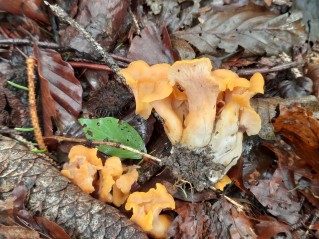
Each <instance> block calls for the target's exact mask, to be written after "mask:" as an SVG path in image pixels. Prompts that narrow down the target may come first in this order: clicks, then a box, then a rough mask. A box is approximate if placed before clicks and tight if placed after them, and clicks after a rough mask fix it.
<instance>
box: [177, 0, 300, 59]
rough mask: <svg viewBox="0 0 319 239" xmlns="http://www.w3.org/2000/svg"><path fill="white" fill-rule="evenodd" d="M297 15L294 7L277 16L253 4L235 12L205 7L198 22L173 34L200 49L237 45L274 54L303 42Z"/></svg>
mask: <svg viewBox="0 0 319 239" xmlns="http://www.w3.org/2000/svg"><path fill="white" fill-rule="evenodd" d="M301 18H302V14H301V12H298V11H295V12H292V13H286V14H282V15H279V16H277V15H275V14H274V13H272V12H269V11H264V9H263V8H259V7H257V6H247V7H244V8H241V9H238V10H237V11H236V12H221V13H216V12H214V11H209V12H207V13H205V14H204V15H203V16H201V17H200V19H201V21H200V23H199V24H198V25H196V26H194V27H193V28H190V29H187V30H185V31H179V32H175V33H174V35H175V36H176V37H179V38H183V39H185V40H187V41H189V42H190V43H191V44H192V45H194V46H195V47H196V48H197V49H198V50H199V51H200V52H201V53H209V54H216V53H217V48H221V49H224V50H225V51H226V52H229V53H230V52H235V51H236V50H237V49H238V47H240V46H241V47H243V48H244V50H245V55H263V54H265V53H267V54H268V55H276V54H278V53H279V52H281V51H285V52H287V51H289V50H290V48H291V47H292V46H293V45H300V44H301V43H304V41H305V40H306V33H305V31H304V28H303V26H302V25H301V22H300V20H301Z"/></svg>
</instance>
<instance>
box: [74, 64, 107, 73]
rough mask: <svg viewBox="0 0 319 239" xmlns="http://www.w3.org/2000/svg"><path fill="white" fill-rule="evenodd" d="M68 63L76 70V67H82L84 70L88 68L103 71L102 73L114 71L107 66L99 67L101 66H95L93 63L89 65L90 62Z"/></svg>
mask: <svg viewBox="0 0 319 239" xmlns="http://www.w3.org/2000/svg"><path fill="white" fill-rule="evenodd" d="M68 63H69V64H70V65H71V66H72V67H74V68H76V67H82V68H88V69H93V70H102V71H107V72H110V73H112V72H113V70H112V69H111V68H110V67H108V66H105V65H99V64H93V63H88V62H76V61H68Z"/></svg>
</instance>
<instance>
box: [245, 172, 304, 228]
mask: <svg viewBox="0 0 319 239" xmlns="http://www.w3.org/2000/svg"><path fill="white" fill-rule="evenodd" d="M282 170H283V169H280V168H278V169H276V171H275V172H274V174H273V176H272V178H271V179H264V180H259V181H258V185H256V186H251V187H250V191H251V192H252V193H253V194H254V195H255V197H256V198H257V199H258V201H259V202H260V203H261V204H262V205H263V206H264V207H266V208H267V211H268V212H269V213H271V214H272V215H274V216H276V217H277V218H278V219H280V220H283V221H286V222H287V223H289V224H291V225H292V224H295V223H297V222H298V221H299V219H300V218H301V215H300V214H299V211H300V209H301V202H300V199H299V198H298V197H296V196H295V195H293V193H292V192H290V190H291V189H292V188H287V187H286V185H285V183H284V182H283V181H284V179H283V172H282Z"/></svg>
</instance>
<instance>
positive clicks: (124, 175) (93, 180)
mask: <svg viewBox="0 0 319 239" xmlns="http://www.w3.org/2000/svg"><path fill="white" fill-rule="evenodd" d="M96 153H97V148H87V147H85V146H82V145H76V146H73V147H72V148H71V150H70V152H69V155H68V156H69V159H70V161H69V163H66V164H64V166H63V169H62V171H61V173H62V174H63V175H64V176H66V177H67V178H69V179H70V180H71V181H72V182H73V183H75V184H76V185H78V186H79V187H80V188H81V189H82V191H84V192H86V193H93V192H94V191H95V188H98V191H97V194H98V197H99V199H100V200H101V201H103V202H107V203H113V204H114V205H115V206H117V207H119V206H121V205H122V204H123V203H124V202H125V201H126V199H127V198H128V196H129V194H130V190H131V187H132V185H133V183H134V182H136V181H137V178H138V172H137V170H136V169H137V166H135V165H133V166H125V165H122V162H121V160H120V158H118V157H110V158H108V159H107V160H106V161H105V163H104V166H103V164H102V160H101V159H100V158H98V157H97V155H96ZM98 175H99V177H98Z"/></svg>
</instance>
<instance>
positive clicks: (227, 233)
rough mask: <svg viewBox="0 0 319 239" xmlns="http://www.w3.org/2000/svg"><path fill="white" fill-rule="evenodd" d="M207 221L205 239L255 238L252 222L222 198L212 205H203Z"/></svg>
mask: <svg viewBox="0 0 319 239" xmlns="http://www.w3.org/2000/svg"><path fill="white" fill-rule="evenodd" d="M205 205H206V209H205V210H206V213H207V215H208V216H209V220H208V221H207V224H206V225H205V234H204V235H206V236H207V238H231V239H240V238H247V239H248V238H249V239H252V238H257V235H256V233H255V231H254V225H253V222H252V221H251V220H250V218H249V217H247V215H246V214H245V213H244V212H242V211H237V209H236V208H235V206H234V205H233V204H231V203H229V202H227V201H226V199H224V198H222V199H220V200H218V201H217V202H215V203H214V204H213V205H211V204H209V203H205Z"/></svg>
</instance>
